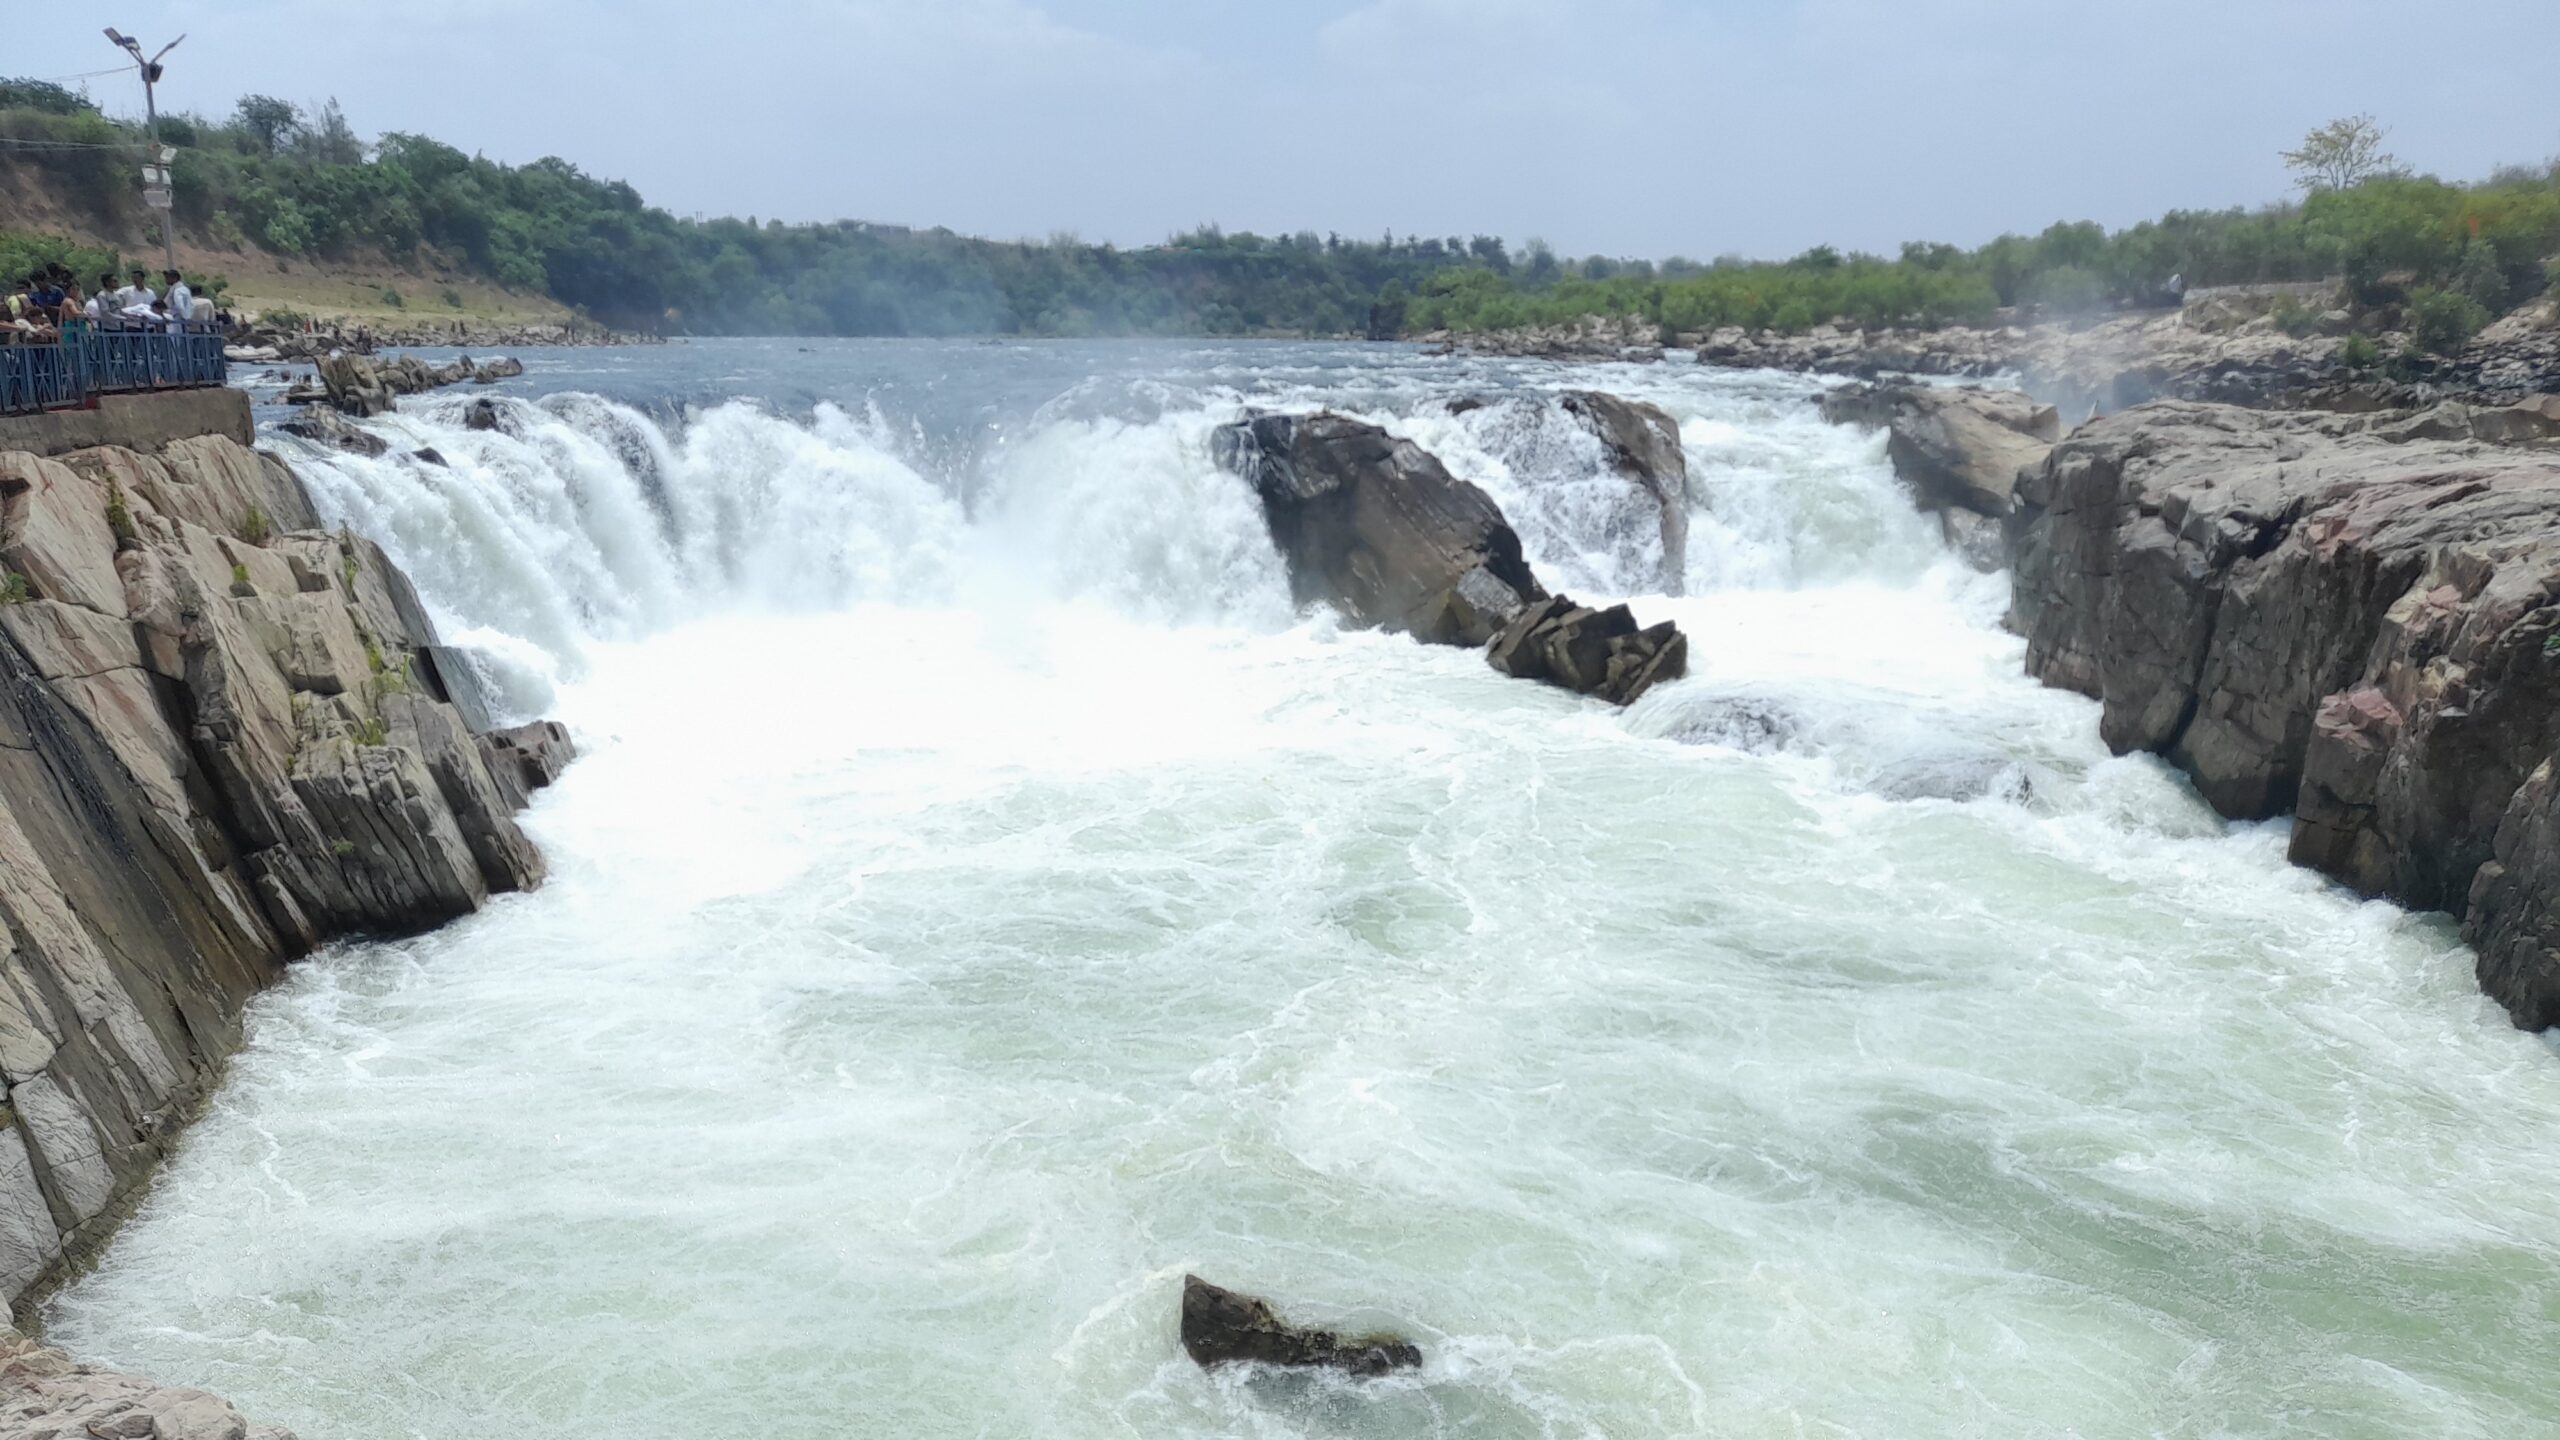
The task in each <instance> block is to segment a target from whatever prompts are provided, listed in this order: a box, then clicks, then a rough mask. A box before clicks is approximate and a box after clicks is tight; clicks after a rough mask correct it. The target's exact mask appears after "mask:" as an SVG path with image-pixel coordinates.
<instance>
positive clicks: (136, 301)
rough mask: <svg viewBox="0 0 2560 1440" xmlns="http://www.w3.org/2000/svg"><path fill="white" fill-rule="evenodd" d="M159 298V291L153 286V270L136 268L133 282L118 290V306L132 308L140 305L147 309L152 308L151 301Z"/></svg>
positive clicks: (123, 308) (124, 308)
mask: <svg viewBox="0 0 2560 1440" xmlns="http://www.w3.org/2000/svg"><path fill="white" fill-rule="evenodd" d="M159 298H160V296H159V293H158V292H157V291H154V290H153V289H152V288H151V272H150V271H148V270H136V271H134V272H133V283H132V284H130V285H127V286H126V287H124V288H123V289H121V290H118V291H117V292H116V308H117V309H118V310H131V309H132V308H133V307H134V306H136V305H139V306H142V307H143V308H144V309H146V310H147V309H149V308H151V302H152V301H154V300H157V299H159Z"/></svg>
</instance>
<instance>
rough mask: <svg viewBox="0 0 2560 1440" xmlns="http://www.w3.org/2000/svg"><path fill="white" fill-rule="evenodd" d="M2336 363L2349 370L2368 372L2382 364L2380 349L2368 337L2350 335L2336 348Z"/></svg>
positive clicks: (2371, 338)
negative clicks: (2345, 341) (2344, 342)
mask: <svg viewBox="0 0 2560 1440" xmlns="http://www.w3.org/2000/svg"><path fill="white" fill-rule="evenodd" d="M2338 363H2339V364H2341V365H2344V366H2346V367H2347V368H2348V369H2350V370H2358V371H2362V370H2370V369H2372V368H2374V367H2375V366H2377V365H2380V364H2381V363H2382V347H2381V346H2379V345H2376V344H2375V343H2373V337H2372V336H2370V335H2350V336H2348V337H2347V343H2346V344H2344V345H2341V346H2339V347H2338Z"/></svg>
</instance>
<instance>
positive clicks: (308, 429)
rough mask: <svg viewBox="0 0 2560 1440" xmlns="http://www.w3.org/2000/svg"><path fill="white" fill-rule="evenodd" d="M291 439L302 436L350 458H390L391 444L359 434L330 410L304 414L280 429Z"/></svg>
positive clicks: (368, 433) (363, 433) (359, 432)
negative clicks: (294, 436) (341, 452)
mask: <svg viewBox="0 0 2560 1440" xmlns="http://www.w3.org/2000/svg"><path fill="white" fill-rule="evenodd" d="M276 428H277V429H279V430H281V431H283V432H284V433H285V434H287V435H296V436H300V437H301V438H302V439H305V440H309V441H313V442H315V443H317V444H321V445H327V446H331V447H333V448H335V449H339V450H344V451H346V452H347V453H348V454H350V455H364V456H368V457H371V456H379V455H384V454H388V453H389V452H390V450H391V442H390V441H388V440H385V439H383V438H382V437H381V436H379V435H376V434H374V433H373V432H371V431H369V430H359V429H357V428H356V427H355V426H353V425H350V424H348V423H347V419H346V417H345V416H343V415H341V414H339V413H338V412H337V411H335V410H332V409H328V408H326V407H317V408H312V409H307V410H304V411H302V412H301V413H300V414H298V415H296V416H294V417H293V418H292V419H290V420H287V421H286V422H284V423H283V424H281V425H279V426H277V427H276Z"/></svg>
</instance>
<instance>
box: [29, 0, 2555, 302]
mask: <svg viewBox="0 0 2560 1440" xmlns="http://www.w3.org/2000/svg"><path fill="white" fill-rule="evenodd" d="M520 11H521V12H522V13H518V12H520ZM32 12H33V13H32V14H31V15H29V16H27V17H25V18H24V20H23V21H22V23H21V25H20V27H19V29H18V34H19V35H20V37H21V38H22V40H23V39H24V38H25V37H30V36H38V37H42V36H56V35H58V36H59V37H60V39H59V43H54V42H52V41H47V42H45V43H43V44H39V45H28V46H23V47H22V49H21V51H20V54H19V56H18V57H17V58H15V59H13V60H12V61H11V62H10V66H11V68H12V69H13V70H16V71H22V72H24V73H27V74H30V75H33V76H36V77H38V78H54V77H62V76H78V75H81V74H82V73H83V72H89V71H98V70H105V69H107V68H108V67H109V66H111V65H112V64H113V63H114V60H115V58H116V52H114V51H113V50H112V49H111V48H110V47H109V46H108V44H107V42H106V40H105V39H104V37H103V36H102V35H101V34H100V33H99V32H100V29H101V27H102V26H103V25H106V24H114V25H116V26H118V27H120V28H122V29H124V30H126V31H127V32H129V33H133V34H135V35H137V36H138V37H139V38H141V39H142V40H143V41H144V42H145V45H146V47H147V48H149V49H157V48H158V47H159V46H160V45H162V44H165V43H166V42H167V41H168V40H170V39H172V38H174V37H175V36H177V35H178V34H179V33H181V32H185V33H186V35H187V37H188V38H187V39H186V42H185V43H184V44H183V45H182V46H181V47H180V48H179V49H178V50H177V51H176V52H175V53H173V54H172V55H171V56H170V57H169V72H168V76H167V79H166V80H165V81H164V82H163V83H162V85H161V88H160V99H161V105H162V108H163V109H164V110H169V111H178V112H196V113H200V114H204V115H207V116H215V117H218V116H222V115H225V114H227V113H228V112H229V111H230V109H231V107H232V105H233V103H234V101H236V99H237V98H238V97H239V96H240V95H242V94H244V93H249V92H260V93H267V94H273V95H277V96H280V97H283V98H285V99H289V100H293V101H296V102H298V103H301V104H303V105H305V106H306V108H316V106H317V105H318V104H319V103H320V102H322V101H324V100H326V99H328V98H330V97H332V96H334V97H335V98H337V99H338V100H339V101H340V102H341V104H342V105H343V106H344V108H345V110H346V112H347V115H348V117H349V119H350V120H351V121H352V122H353V123H354V125H355V127H356V128H357V130H358V131H359V132H361V133H363V134H364V135H365V136H366V137H367V138H371V137H374V136H377V135H379V134H382V133H384V132H387V131H409V132H415V133H420V134H425V135H431V136H433V137H435V138H437V139H439V140H443V141H446V142H447V143H450V144H454V145H457V146H460V147H462V148H464V149H466V150H473V151H477V152H480V153H485V154H487V155H489V156H490V157H491V158H493V159H498V160H503V161H506V162H509V163H514V164H522V163H525V162H528V161H531V160H535V159H539V158H541V157H542V156H545V155H558V156H561V157H562V158H564V159H567V160H569V161H571V162H573V163H575V164H577V165H578V166H579V167H580V168H581V169H583V170H585V171H586V172H587V173H589V174H591V175H595V176H598V177H601V178H607V179H618V180H626V181H629V182H630V183H631V184H632V185H633V186H634V187H635V188H636V189H638V190H639V192H640V193H641V194H642V195H643V196H644V197H646V198H647V199H648V201H649V202H650V203H651V204H653V205H657V206H660V207H662V208H664V209H666V210H669V211H671V212H674V213H676V214H679V215H688V216H690V215H704V216H711V215H734V216H739V217H746V216H755V217H758V218H763V219H773V218H780V219H784V220H791V221H831V220H864V221H870V222H874V223H879V224H890V225H905V226H912V227H915V228H918V229H929V228H934V227H937V226H940V227H948V228H950V229H952V230H955V231H959V232H962V233H967V234H976V235H984V236H987V237H990V238H995V239H1018V238H1032V239H1045V238H1048V237H1050V236H1052V235H1056V234H1060V233H1068V234H1073V235H1076V236H1078V237H1079V238H1082V239H1085V240H1089V241H1097V242H1099V241H1110V242H1113V243H1116V244H1121V245H1128V246H1136V245H1146V244H1153V243H1157V242H1160V241H1162V240H1164V239H1165V238H1166V237H1168V236H1170V235H1173V234H1176V233H1179V232H1181V231H1185V230H1188V229H1191V228H1193V227H1195V226H1198V225H1202V224H1217V225H1220V226H1223V227H1224V228H1226V229H1228V230H1234V231H1241V230H1253V231H1258V232H1261V233H1265V234H1280V233H1290V232H1296V231H1302V230H1312V231H1315V232H1317V233H1319V234H1322V233H1327V232H1332V233H1339V234H1342V235H1345V236H1356V237H1359V238H1363V239H1374V238H1376V237H1377V236H1378V235H1379V234H1380V233H1382V232H1385V231H1390V230H1392V231H1393V232H1394V233H1396V234H1398V235H1407V234H1419V235H1437V236H1447V235H1476V234H1494V235H1500V236H1503V237H1504V238H1505V239H1507V240H1510V241H1512V242H1513V243H1515V244H1518V243H1522V242H1525V241H1527V240H1529V239H1532V238H1537V239H1543V240H1545V241H1547V242H1548V243H1550V244H1552V245H1553V246H1555V247H1556V248H1557V249H1558V250H1559V251H1562V252H1565V253H1567V254H1574V255H1579V254H1588V253H1605V254H1613V255H1627V256H1645V257H1650V258H1654V259H1661V258H1666V257H1669V256H1673V255H1685V256H1688V257H1691V258H1694V259H1699V260H1706V259H1711V258H1714V257H1715V256H1717V255H1721V254H1727V253H1741V254H1745V255H1749V256H1752V257H1754V258H1779V257H1783V256H1786V255H1790V254H1795V253H1798V252H1800V251H1802V250H1804V249H1806V248H1808V247H1810V246H1812V245H1816V244H1831V245H1837V246H1841V247H1844V248H1856V249H1863V250H1876V251H1883V252H1886V253H1890V252H1891V251H1892V250H1893V249H1894V248H1895V247H1896V246H1897V245H1899V244H1900V243H1901V242H1902V241H1905V240H1922V239H1926V240H1947V241H1954V242H1957V243H1961V244H1966V245H1972V244H1978V243H1980V242H1982V241H1984V240H1988V239H1990V238H1992V237H1993V236H1995V235H1998V234H2000V233H2003V232H2007V231H2022V232H2029V233H2032V232H2034V231H2036V230H2040V229H2042V228H2044V227H2045V226H2046V225H2048V224H2050V223H2052V222H2054V221H2056V220H2063V219H2069V220H2081V219H2092V220H2098V221H2101V222H2103V223H2105V224H2106V225H2108V226H2109V227H2110V228H2116V227H2121V226H2124V225H2128V224H2131V223H2134V222H2136V221H2139V220H2142V219H2147V218H2152V217H2154V216H2157V215H2159V214H2161V213H2163V212H2165V211H2168V210H2171V209H2222V208H2227V207H2230V206H2234V205H2243V206H2245V205H2258V204H2263V203H2266V202H2269V201H2273V200H2277V199H2280V198H2282V197H2283V196H2284V195H2285V194H2286V193H2287V189H2288V177H2287V176H2286V175H2285V173H2284V170H2283V167H2282V164H2281V162H2280V161H2279V160H2278V158H2277V152H2278V151H2280V150H2281V149H2283V148H2285V147H2286V146H2288V145H2290V144H2292V143H2294V142H2295V141H2297V140H2298V139H2299V138H2300V136H2301V135H2302V133H2303V132H2304V131H2306V130H2308V129H2309V128H2311V127H2312V126H2313V125H2316V124H2319V123H2321V122H2323V121H2325V120H2328V119H2330V118H2333V117H2335V116H2337V115H2340V114H2345V113H2351V112H2355V111H2371V112H2373V113H2374V114H2376V115H2377V116H2378V117H2379V118H2380V119H2381V120H2382V122H2383V123H2384V124H2385V125H2387V126H2389V127H2390V129H2391V132H2392V133H2391V148H2392V150H2393V151H2394V152H2395V153H2397V154H2398V156H2399V157H2400V158H2401V159H2402V160H2403V161H2404V162H2406V163H2407V164H2409V165H2410V166H2412V167H2414V168H2416V169H2419V170H2423V171H2430V172H2434V173H2438V174H2442V175H2445V176H2447V177H2448V178H2460V179H2472V178H2478V177H2480V176H2482V175H2485V174H2487V173H2488V172H2489V171H2490V170H2491V169H2493V168H2494V167H2496V166H2497V165H2499V164H2503V163H2515V162H2529V161H2535V160H2539V159H2541V158H2543V157H2546V156H2549V155H2552V154H2555V153H2560V107H2553V106H2551V105H2550V104H2549V102H2548V95H2549V86H2548V75H2547V71H2548V64H2549V56H2551V55H2552V54H2554V53H2560V6H2550V5H2548V4H2533V3H2527V0H2470V3H2466V4H2460V5H2435V6H2429V7H2427V8H2425V9H2423V10H2421V9H2419V8H2418V7H2415V6H2410V5H2402V4H2387V3H2380V0H2337V3H2332V4H2320V5H2315V4H2311V3H2306V0H2266V3H2261V4H2258V5H2255V6H2251V7H2246V8H2241V7H2230V6H2223V7H2213V6H2208V5H2206V4H2204V3H2202V0H2159V3H2152V4H2143V5H2136V4H2131V3H2115V4H2100V5H2091V6H2084V7H2077V8H2075V9H2074V10H2072V11H2071V12H2069V13H2064V14H2058V15H2056V14H2047V13H2045V11H2044V8H2043V7H2039V6H2035V5H2031V4H2027V3H2024V0H1942V3H1939V4H1935V5H1930V6H1925V7H1922V6H1912V5H1907V4H1905V5H1895V4H1891V3H1888V0H1730V3H1722V4H1707V3H1687V4H1682V3H1672V0H1580V3H1569V0H1475V3H1463V0H1366V3H1357V0H1306V3H1295V0H1288V3H1279V0H1272V3H1264V4H1260V5H1247V4H1245V3H1243V0H1049V3H1046V4H1039V5H1034V4H1028V3H1022V0H943V3H925V0H834V3H829V0H740V3H737V4H733V5H730V6H727V7H723V8H722V9H721V10H720V11H718V12H717V13H711V14H707V13H703V12H702V11H700V10H699V9H698V8H691V7H680V6H676V5H673V4H671V3H668V0H632V3H627V4H624V5H620V6H617V7H610V8H609V7H606V6H604V5H602V4H600V3H598V0H544V3H537V4H534V5H522V4H518V5H507V4H502V3H500V0H452V3H449V4H447V5H445V6H443V7H441V8H440V9H438V10H437V11H436V12H435V13H422V12H418V11H409V10H404V11H399V12H389V11H382V10H380V9H378V8H376V7H372V6H358V5H356V4H353V3H351V0H229V3H224V4H221V5H215V4H212V3H208V0H117V3H116V4H115V5H114V6H113V7H112V8H107V7H98V6H94V5H91V4H85V3H84V4H79V5H73V4H70V3H65V0H35V3H34V4H33V6H32ZM2421 25H2423V26H2424V27H2425V31H2426V33H2427V34H2428V35H2429V36H2432V37H2442V36H2444V35H2446V34H2448V33H2457V34H2460V35H2462V36H2463V37H2464V38H2467V39H2471V40H2474V41H2478V42H2481V43H2476V44H2469V45H2465V46H2464V47H2463V52H2464V59H2463V63H2462V64H2461V65H2460V66H2458V67H2457V66H2453V65H2445V66H2441V67H2434V68H2432V69H2430V68H2427V67H2412V66H2411V65H2410V64H2409V59H2408V50H2407V47H2405V46H2403V45H2397V44H2393V43H2389V42H2390V37H2391V36H2393V35H2394V34H2397V33H2400V32H2401V31H2403V30H2404V29H2407V28H2409V27H2416V26H2421ZM386 56H389V57H397V58H396V59H393V60H389V61H386V59H385V58H384V57H386ZM69 83H71V84H72V85H73V86H74V88H81V87H82V86H84V85H85V87H86V89H87V91H88V93H89V94H90V95H91V97H92V98H93V99H95V100H96V101H98V102H99V103H100V104H101V105H102V106H104V107H105V108H106V109H107V110H108V111H109V112H110V113H116V114H136V115H138V114H139V112H140V109H141V94H140V86H139V84H138V83H137V82H136V81H135V80H134V78H133V76H132V75H131V73H130V71H129V70H128V71H127V72H125V73H122V74H108V75H98V76H93V77H90V78H87V79H85V80H80V79H74V80H71V81H70V82H69ZM804 137H805V138H804Z"/></svg>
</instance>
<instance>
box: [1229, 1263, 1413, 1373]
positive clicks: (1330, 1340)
mask: <svg viewBox="0 0 2560 1440" xmlns="http://www.w3.org/2000/svg"><path fill="white" fill-rule="evenodd" d="M1182 1348H1183V1349H1184V1350H1185V1351H1187V1352H1189V1354H1190V1356H1191V1358H1192V1360H1193V1361H1194V1362H1195V1363H1197V1364H1198V1365H1200V1366H1201V1367H1202V1368H1203V1369H1214V1368H1215V1367H1217V1366H1220V1365H1237V1364H1258V1365H1285V1366H1293V1367H1301V1368H1320V1369H1328V1370H1340V1371H1343V1372H1345V1373H1346V1374H1351V1375H1358V1376H1362V1377H1364V1378H1365V1377H1374V1376H1379V1375H1386V1374H1390V1373H1392V1372H1394V1371H1397V1370H1410V1369H1413V1368H1415V1367H1416V1366H1419V1365H1420V1364H1421V1363H1422V1350H1421V1348H1420V1347H1419V1346H1417V1345H1415V1344H1414V1343H1413V1342H1412V1341H1410V1340H1407V1339H1405V1338H1404V1337H1403V1336H1401V1335H1342V1334H1338V1333H1336V1332H1334V1331H1331V1330H1319V1329H1314V1328H1311V1327H1308V1326H1302V1325H1292V1324H1290V1323H1289V1322H1287V1321H1285V1320H1283V1319H1281V1318H1280V1317H1279V1315H1278V1314H1276V1313H1274V1312H1273V1310H1272V1308H1271V1306H1270V1305H1269V1304H1268V1303H1267V1302H1265V1301H1262V1300H1257V1299H1255V1298H1254V1297H1252V1296H1250V1295H1242V1294H1238V1293H1237V1292H1235V1291H1233V1290H1225V1289H1221V1288H1219V1287H1218V1286H1215V1285H1212V1284H1210V1283H1209V1282H1208V1281H1206V1280H1203V1279H1201V1278H1200V1277H1199V1276H1197V1275H1185V1276H1183V1277H1182Z"/></svg>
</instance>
